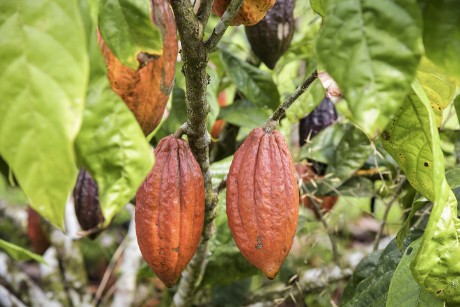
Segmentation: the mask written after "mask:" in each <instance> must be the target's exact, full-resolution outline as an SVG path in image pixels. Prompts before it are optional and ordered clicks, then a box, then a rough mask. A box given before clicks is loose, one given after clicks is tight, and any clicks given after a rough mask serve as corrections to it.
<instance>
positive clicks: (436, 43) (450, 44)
mask: <svg viewBox="0 0 460 307" xmlns="http://www.w3.org/2000/svg"><path fill="white" fill-rule="evenodd" d="M423 26H424V27H423V42H424V44H425V51H426V55H427V56H428V58H430V60H432V61H433V62H434V63H435V64H436V65H438V66H440V67H442V68H443V69H444V70H445V71H446V72H447V73H448V74H449V75H451V76H452V77H455V78H456V80H457V82H460V57H459V54H460V5H458V1H457V0H426V1H425V6H424V11H423Z"/></svg>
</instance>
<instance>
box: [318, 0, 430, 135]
mask: <svg viewBox="0 0 460 307" xmlns="http://www.w3.org/2000/svg"><path fill="white" fill-rule="evenodd" d="M323 21H324V24H323V27H322V29H321V31H320V34H319V36H318V40H317V45H316V51H317V54H318V58H319V60H320V62H321V64H322V65H324V67H325V68H326V71H327V72H328V73H329V74H330V75H331V76H332V77H333V78H334V80H335V81H336V82H337V83H338V84H339V86H340V88H341V90H342V91H343V94H344V97H345V99H346V101H347V103H348V106H349V109H350V110H351V113H352V115H353V119H354V122H355V123H356V124H357V125H358V126H359V127H360V128H361V129H363V131H364V132H365V133H366V134H368V135H369V136H370V137H375V136H376V133H377V132H379V131H382V130H383V129H384V128H385V126H386V125H387V123H388V122H389V121H390V118H391V116H392V115H393V114H394V113H395V112H396V110H397V109H398V108H399V106H400V105H401V104H402V103H403V101H404V98H405V97H406V95H407V93H408V92H409V89H410V84H411V82H412V80H413V78H414V76H415V72H416V69H417V66H418V63H419V60H420V56H421V54H422V50H423V47H422V44H421V42H422V40H421V35H422V34H421V16H420V9H419V7H418V5H417V1H416V0H404V1H403V0H383V1H373V0H344V1H329V2H328V9H327V10H326V14H325V16H324V20H323Z"/></svg>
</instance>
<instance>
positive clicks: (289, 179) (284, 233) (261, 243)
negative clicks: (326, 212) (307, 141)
mask: <svg viewBox="0 0 460 307" xmlns="http://www.w3.org/2000/svg"><path fill="white" fill-rule="evenodd" d="M298 214H299V189H298V186H297V178H296V171H295V167H294V162H293V161H292V157H291V154H290V152H289V150H288V148H287V145H286V141H285V140H284V137H283V136H282V135H281V134H280V133H279V132H278V131H273V132H271V133H266V132H265V131H264V130H263V129H261V128H256V129H254V130H253V131H252V132H251V133H250V134H249V136H248V137H247V139H246V140H245V141H244V142H243V144H242V145H241V146H240V148H239V149H238V150H237V151H236V153H235V155H234V157H233V162H232V165H231V167H230V171H229V174H228V177H227V216H228V225H229V227H230V230H231V232H232V235H233V238H234V240H235V243H236V245H237V246H238V248H239V249H240V251H241V253H242V254H243V256H244V257H245V258H246V259H247V260H248V261H249V262H250V263H252V264H253V265H254V266H256V267H257V268H258V269H260V270H261V271H262V272H264V273H265V275H266V276H267V277H268V278H270V279H273V278H275V276H276V275H277V274H278V271H279V269H280V267H281V265H282V263H283V261H284V259H285V258H286V256H287V255H288V254H289V251H290V249H291V246H292V242H293V240H294V236H295V232H296V228H297V218H298Z"/></svg>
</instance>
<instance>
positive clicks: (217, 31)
mask: <svg viewBox="0 0 460 307" xmlns="http://www.w3.org/2000/svg"><path fill="white" fill-rule="evenodd" d="M242 3H243V0H232V2H230V4H229V5H228V7H227V9H226V10H225V12H224V14H223V15H222V18H221V19H220V20H219V22H218V23H217V25H216V27H215V28H214V30H212V33H211V36H209V38H208V39H207V40H206V42H205V45H206V50H207V51H208V52H211V51H213V50H214V48H216V46H217V44H218V43H219V41H220V39H221V38H222V36H224V33H225V31H227V28H228V26H229V25H230V22H231V21H232V19H233V17H235V15H236V13H237V12H238V10H239V9H240V7H241V4H242Z"/></svg>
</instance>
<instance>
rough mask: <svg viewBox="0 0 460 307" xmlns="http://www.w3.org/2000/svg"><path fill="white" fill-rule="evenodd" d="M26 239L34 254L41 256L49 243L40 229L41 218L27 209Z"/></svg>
mask: <svg viewBox="0 0 460 307" xmlns="http://www.w3.org/2000/svg"><path fill="white" fill-rule="evenodd" d="M27 237H28V238H29V241H30V244H31V245H32V249H33V251H34V252H35V253H37V254H40V255H43V254H44V253H45V251H46V250H47V249H48V247H50V245H51V243H50V240H49V238H48V235H47V234H46V233H45V231H44V230H43V227H42V218H41V216H40V215H39V214H38V213H37V211H35V210H34V209H32V208H31V207H29V208H28V209H27Z"/></svg>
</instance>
